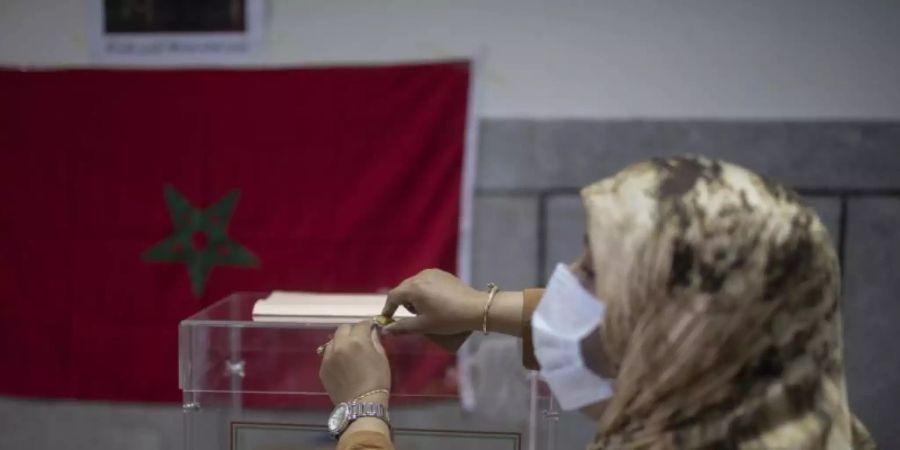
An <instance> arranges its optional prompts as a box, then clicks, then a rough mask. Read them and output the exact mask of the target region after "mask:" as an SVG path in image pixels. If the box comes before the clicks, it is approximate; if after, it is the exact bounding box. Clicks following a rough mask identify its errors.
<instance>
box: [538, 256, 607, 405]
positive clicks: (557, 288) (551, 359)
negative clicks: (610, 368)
mask: <svg viewBox="0 0 900 450" xmlns="http://www.w3.org/2000/svg"><path fill="white" fill-rule="evenodd" d="M605 314H606V306H605V305H604V304H603V303H602V302H600V301H599V300H598V299H597V298H596V297H594V296H593V295H592V294H591V293H590V292H588V291H587V290H586V289H585V288H584V286H582V285H581V282H580V281H579V280H578V278H577V277H576V276H575V274H573V273H572V271H571V270H569V268H568V266H566V265H565V264H557V266H556V270H555V271H553V276H551V277H550V282H549V283H547V288H546V290H545V291H544V296H543V297H542V298H541V302H540V303H538V306H537V308H536V309H535V310H534V315H533V316H532V318H531V328H532V333H533V335H534V353H535V356H536V357H537V360H538V362H540V363H541V376H542V377H543V378H544V380H546V382H547V384H549V385H550V390H551V391H552V392H553V395H554V396H556V399H557V400H558V401H559V405H560V407H561V408H562V409H564V410H567V411H569V410H574V409H579V408H582V407H584V406H587V405H590V404H592V403H596V402H599V401H602V400H606V399H608V398H610V397H612V388H613V380H611V379H607V378H603V377H601V376H599V375H597V374H596V373H594V372H593V371H591V369H589V368H588V367H587V365H586V364H585V361H584V357H583V356H582V355H581V340H582V339H584V338H585V336H587V335H589V334H591V332H593V331H594V329H595V328H596V327H597V326H598V325H600V324H602V323H603V317H604V315H605Z"/></svg>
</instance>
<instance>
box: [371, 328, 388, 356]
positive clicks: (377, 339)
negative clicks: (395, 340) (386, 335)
mask: <svg viewBox="0 0 900 450" xmlns="http://www.w3.org/2000/svg"><path fill="white" fill-rule="evenodd" d="M369 335H370V337H371V338H372V346H373V347H375V351H376V352H378V353H379V354H381V355H386V353H385V352H384V347H383V346H382V345H381V338H380V337H378V329H377V328H372V330H371V331H370V332H369Z"/></svg>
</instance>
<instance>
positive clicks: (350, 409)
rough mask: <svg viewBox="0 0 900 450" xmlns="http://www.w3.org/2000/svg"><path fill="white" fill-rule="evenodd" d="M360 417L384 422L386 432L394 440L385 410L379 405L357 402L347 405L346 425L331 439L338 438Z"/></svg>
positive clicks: (389, 420) (392, 430)
mask: <svg viewBox="0 0 900 450" xmlns="http://www.w3.org/2000/svg"><path fill="white" fill-rule="evenodd" d="M361 417H375V418H378V419H381V420H382V421H384V423H385V425H387V427H388V430H389V431H390V434H391V440H393V439H394V428H393V427H391V418H390V414H388V410H387V408H386V407H385V406H384V405H383V404H381V403H375V402H357V401H353V402H350V403H348V404H347V422H346V425H345V426H344V427H343V428H342V429H341V431H340V432H339V433H337V434H335V435H333V437H334V438H335V439H337V438H339V437H340V436H341V435H342V434H344V432H345V431H347V428H350V424H351V423H353V421H355V420H356V419H359V418H361Z"/></svg>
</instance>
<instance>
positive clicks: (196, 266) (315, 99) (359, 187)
mask: <svg viewBox="0 0 900 450" xmlns="http://www.w3.org/2000/svg"><path fill="white" fill-rule="evenodd" d="M468 89H469V66H468V64H467V63H444V64H423V65H407V66H380V67H341V68H315V69H287V70H283V69H278V70H149V71H138V70H61V71H30V72H28V71H24V72H23V71H0V179H2V188H0V355H2V358H0V394H13V395H26V396H56V397H74V398H86V399H114V400H141V401H148V400H149V401H156V400H177V399H178V398H179V392H178V383H177V381H178V377H177V334H178V323H179V321H180V320H181V319H184V318H186V317H188V316H190V315H191V314H193V313H195V312H197V311H198V310H199V309H201V308H203V307H204V306H207V305H209V304H210V303H212V302H214V301H216V300H219V299H221V298H223V297H225V296H226V295H228V294H230V293H233V292H237V291H253V292H260V291H270V290H273V289H287V290H305V291H321V292H338V291H339V292H374V291H377V290H381V289H385V288H389V287H391V286H394V285H396V284H397V283H399V282H400V281H402V279H403V278H405V277H407V276H409V275H411V274H413V273H415V272H417V271H418V270H420V269H423V268H426V267H439V268H443V269H445V270H448V271H455V269H456V262H457V246H458V244H459V229H460V228H459V223H460V192H461V182H462V174H463V155H464V150H463V148H464V134H465V125H466V110H467V97H468ZM448 361H449V360H448Z"/></svg>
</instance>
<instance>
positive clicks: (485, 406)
mask: <svg viewBox="0 0 900 450" xmlns="http://www.w3.org/2000/svg"><path fill="white" fill-rule="evenodd" d="M265 295H266V293H237V294H233V295H231V296H228V297H227V298H225V299H223V300H221V301H219V302H217V303H214V304H212V305H210V306H209V307H207V308H205V309H203V310H202V311H200V312H198V313H197V314H195V315H193V316H191V317H189V318H187V319H185V320H184V321H182V322H181V325H180V330H179V372H180V373H179V385H180V387H181V389H182V392H183V399H184V400H183V401H184V410H185V446H186V448H187V449H249V448H252V449H288V448H297V449H299V448H304V449H318V448H322V449H331V448H334V442H333V441H331V440H330V438H329V436H328V433H327V430H326V427H325V423H326V420H327V418H328V415H329V414H330V412H331V409H332V408H333V404H332V402H331V400H330V399H329V398H328V396H327V394H326V393H325V390H324V388H323V387H322V384H321V382H320V381H319V377H318V371H319V363H320V357H319V355H317V354H316V348H317V347H318V346H319V345H321V344H323V343H325V342H327V341H328V340H329V338H330V335H331V334H332V333H333V331H334V328H335V326H336V325H334V324H322V323H319V322H313V323H306V322H304V321H302V320H298V321H296V322H260V321H254V320H253V317H252V311H253V304H254V303H255V302H256V300H258V299H261V298H264V297H265ZM479 339H481V341H482V342H470V343H467V344H466V346H464V348H463V349H462V350H461V351H463V352H468V353H467V354H468V355H469V356H470V357H467V358H461V361H462V364H458V363H457V357H456V355H453V354H450V353H448V352H447V351H445V350H444V349H442V348H441V347H439V346H438V345H436V344H434V343H433V342H431V341H429V340H428V339H427V338H425V337H423V336H389V337H385V338H384V339H382V343H383V346H384V347H385V351H386V352H387V354H388V359H389V361H390V365H391V374H392V389H391V391H392V394H391V405H390V414H391V419H392V425H393V428H394V431H395V443H396V446H397V448H398V449H404V448H410V449H412V448H429V449H443V448H447V449H458V448H466V449H491V450H493V449H497V450H499V449H504V450H506V449H508V450H514V449H528V448H535V449H544V448H554V445H552V444H553V440H554V436H553V435H554V432H553V426H554V424H555V416H556V414H555V413H553V412H552V411H553V409H552V408H553V405H552V400H551V398H550V396H549V395H548V391H547V389H546V387H545V386H544V385H543V383H541V382H539V381H538V379H537V377H536V376H535V374H534V373H532V372H529V371H526V370H524V369H523V368H522V367H521V364H517V361H518V360H519V359H520V355H519V354H518V349H517V348H516V346H515V342H516V341H514V340H509V339H507V340H491V339H483V338H482V337H481V336H477V337H475V340H476V341H477V340H479ZM460 392H463V393H467V394H468V395H462V396H461V395H460ZM464 403H465V407H464Z"/></svg>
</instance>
